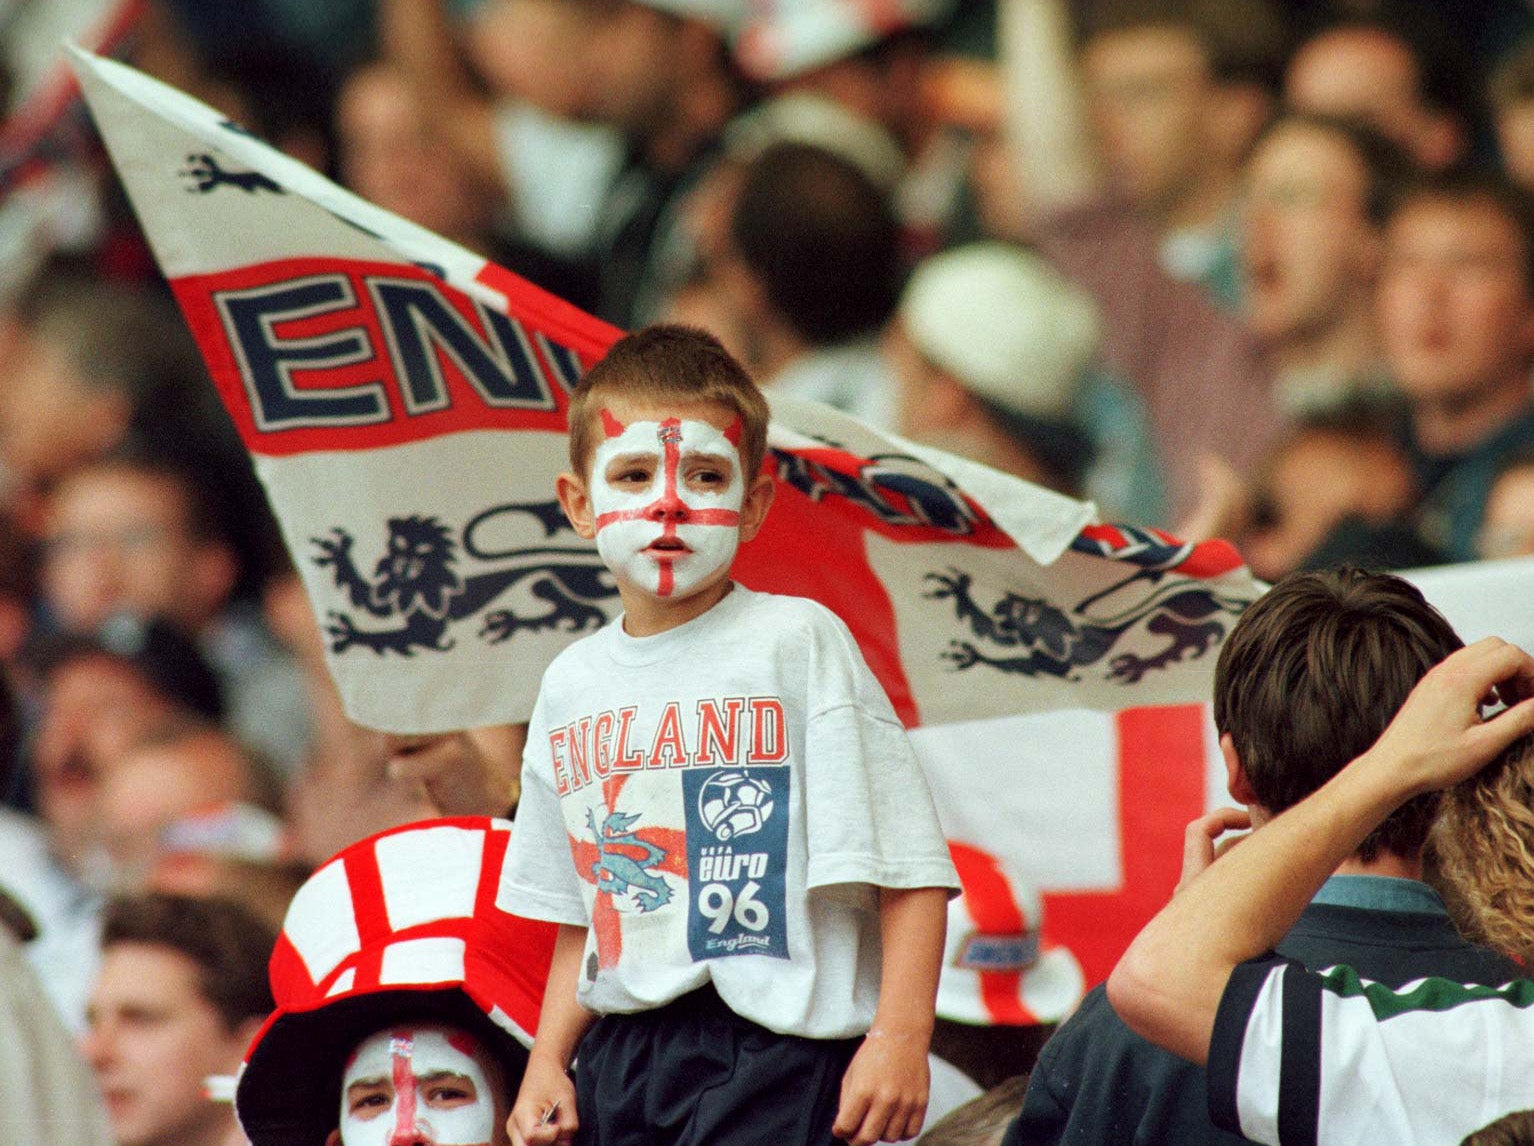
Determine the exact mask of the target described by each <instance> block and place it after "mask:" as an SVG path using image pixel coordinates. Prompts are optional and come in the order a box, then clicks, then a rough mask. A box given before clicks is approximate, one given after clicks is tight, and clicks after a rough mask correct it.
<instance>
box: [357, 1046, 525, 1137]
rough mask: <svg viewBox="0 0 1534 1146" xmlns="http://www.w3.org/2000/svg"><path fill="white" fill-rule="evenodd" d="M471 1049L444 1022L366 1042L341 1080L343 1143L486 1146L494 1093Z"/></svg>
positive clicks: (491, 1124)
mask: <svg viewBox="0 0 1534 1146" xmlns="http://www.w3.org/2000/svg"><path fill="white" fill-rule="evenodd" d="M455 1044H456V1045H455ZM473 1046H474V1043H473V1041H472V1040H470V1039H468V1038H467V1036H464V1035H461V1034H459V1033H457V1032H455V1031H444V1030H442V1029H441V1028H438V1027H404V1028H399V1029H395V1030H386V1031H379V1032H378V1033H377V1034H376V1035H373V1036H372V1037H371V1038H369V1039H366V1040H365V1041H364V1042H363V1043H362V1044H361V1045H360V1046H359V1047H358V1048H357V1053H356V1054H354V1055H353V1056H352V1060H351V1062H349V1063H347V1066H346V1073H345V1075H344V1076H343V1077H342V1080H341V1143H342V1146H416V1144H417V1143H431V1144H432V1146H488V1144H489V1142H490V1138H491V1134H492V1133H493V1132H494V1130H495V1096H494V1095H493V1094H491V1092H490V1084H489V1081H488V1080H487V1079H486V1077H485V1072H484V1069H483V1068H482V1067H481V1066H480V1065H479V1063H477V1062H475V1061H474V1059H473V1057H472V1056H471V1054H470V1053H469V1052H470V1051H471V1050H472V1048H473Z"/></svg>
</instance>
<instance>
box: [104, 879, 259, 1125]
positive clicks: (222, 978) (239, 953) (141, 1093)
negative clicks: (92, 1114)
mask: <svg viewBox="0 0 1534 1146" xmlns="http://www.w3.org/2000/svg"><path fill="white" fill-rule="evenodd" d="M276 940H277V936H276V933H275V932H274V931H272V930H271V928H270V927H268V926H267V925H266V924H264V923H262V922H261V920H259V919H257V918H256V917H255V916H253V915H251V914H250V913H249V912H248V911H246V910H245V909H244V908H242V907H240V906H238V905H236V904H234V903H229V902H224V901H220V900H212V899H190V898H186V897H182V896H172V895H148V896H143V897H140V898H133V899H121V900H117V901H115V902H113V903H112V904H111V905H110V906H109V907H108V909H107V913H106V920H105V926H104V928H103V931H102V939H101V947H102V961H101V973H100V975H99V976H98V977H97V980H96V986H95V988H94V990H93V991H92V992H91V1002H90V1007H89V1010H88V1013H87V1020H86V1021H87V1025H88V1032H87V1034H86V1036H85V1041H84V1050H85V1055H86V1058H87V1059H88V1060H89V1061H90V1064H91V1068H92V1069H93V1070H94V1071H95V1072H96V1079H97V1082H98V1084H99V1085H100V1087H101V1092H102V1095H103V1096H104V1097H105V1099H106V1103H107V1112H108V1115H109V1116H110V1118H111V1122H112V1130H113V1133H114V1134H115V1135H116V1139H117V1146H222V1144H223V1143H226V1142H228V1141H230V1140H231V1138H232V1135H233V1134H234V1132H235V1130H236V1125H235V1120H234V1111H233V1110H232V1109H231V1108H230V1107H229V1106H226V1105H219V1104H215V1103H213V1102H211V1101H210V1100H209V1098H208V1096H207V1092H206V1085H205V1080H206V1079H207V1078H208V1077H209V1076H210V1075H232V1074H234V1073H235V1071H236V1070H237V1069H238V1067H239V1065H240V1059H241V1056H242V1054H243V1053H244V1050H245V1047H246V1046H247V1045H248V1044H249V1042H250V1040H251V1039H252V1038H253V1037H254V1036H255V1034H256V1031H257V1030H259V1029H260V1027H261V1023H262V1022H263V1021H264V1020H265V1018H266V1016H267V1015H268V1014H269V1013H270V1012H271V1010H272V1007H273V1003H272V993H271V989H270V988H269V987H268V985H267V981H266V964H267V960H268V959H269V958H270V957H271V954H272V948H273V945H274V944H275V943H276Z"/></svg>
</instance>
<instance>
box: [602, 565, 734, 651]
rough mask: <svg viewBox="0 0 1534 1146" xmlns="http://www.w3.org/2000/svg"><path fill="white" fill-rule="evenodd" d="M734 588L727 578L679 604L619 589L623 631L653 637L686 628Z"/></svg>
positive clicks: (634, 635) (631, 634) (636, 635)
mask: <svg viewBox="0 0 1534 1146" xmlns="http://www.w3.org/2000/svg"><path fill="white" fill-rule="evenodd" d="M734 586H735V583H734V582H733V581H731V580H730V579H729V578H728V577H726V578H725V579H724V580H722V581H720V582H719V583H718V584H717V585H710V586H709V587H708V588H706V589H704V590H702V591H700V592H697V593H694V594H692V595H691V596H689V597H684V598H682V600H680V601H667V600H664V599H662V598H659V597H652V596H651V595H649V594H648V593H637V592H625V591H624V590H623V589H622V588H620V589H619V591H618V595H619V597H620V598H621V599H622V601H623V631H624V632H625V633H627V634H628V635H629V636H631V637H653V636H655V635H656V634H657V633H664V632H666V631H667V630H669V629H674V628H676V627H677V626H679V625H685V624H686V623H687V622H688V621H691V620H695V619H696V618H698V617H701V616H702V615H703V614H704V613H706V612H708V611H709V610H710V609H712V608H713V607H714V606H715V605H717V604H719V602H720V601H723V600H724V599H725V597H726V596H727V595H728V594H729V592H730V590H731V589H732V588H734Z"/></svg>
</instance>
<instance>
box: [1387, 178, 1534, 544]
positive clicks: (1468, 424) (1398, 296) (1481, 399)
mask: <svg viewBox="0 0 1534 1146" xmlns="http://www.w3.org/2000/svg"><path fill="white" fill-rule="evenodd" d="M1378 305H1379V323H1380V336H1381V339H1382V343H1383V346H1384V350H1385V359H1386V362H1387V364H1388V365H1389V367H1390V372H1391V376H1392V378H1393V379H1394V380H1395V382H1396V383H1397V385H1399V386H1400V388H1401V391H1402V393H1403V394H1404V395H1405V397H1406V400H1407V403H1408V405H1409V418H1408V419H1407V423H1406V426H1405V430H1404V434H1403V442H1404V444H1405V446H1406V448H1407V450H1408V451H1409V453H1410V456H1411V458H1412V464H1413V468H1414V469H1415V470H1416V474H1417V481H1418V485H1419V486H1420V488H1421V489H1422V491H1423V494H1424V498H1425V501H1424V503H1423V505H1422V508H1421V510H1420V520H1421V532H1422V535H1423V539H1424V540H1425V541H1427V542H1428V544H1430V545H1432V546H1434V547H1435V548H1437V549H1440V550H1441V551H1443V552H1444V553H1445V554H1446V555H1447V556H1448V557H1449V558H1450V559H1451V560H1456V561H1464V560H1468V559H1469V558H1471V557H1473V556H1474V555H1475V549H1474V544H1475V534H1476V530H1477V529H1478V528H1479V527H1480V524H1481V514H1482V511H1483V507H1484V505H1485V502H1486V495H1487V492H1488V491H1489V490H1490V488H1491V482H1492V478H1493V477H1494V476H1495V474H1496V472H1497V469H1498V467H1499V465H1500V464H1501V462H1502V461H1503V460H1504V459H1505V458H1507V457H1509V456H1510V455H1511V454H1514V453H1516V452H1519V451H1520V450H1523V449H1527V448H1528V447H1529V446H1531V445H1534V398H1531V394H1530V387H1529V370H1530V364H1531V362H1534V207H1531V201H1530V199H1529V197H1528V196H1527V195H1526V194H1525V193H1524V192H1522V191H1519V190H1518V189H1517V188H1516V187H1514V186H1512V185H1511V184H1509V183H1507V182H1506V181H1505V180H1502V179H1500V178H1497V177H1495V176H1491V175H1465V176H1445V177H1441V178H1439V179H1436V180H1432V181H1429V182H1426V183H1423V184H1422V185H1420V186H1418V187H1416V188H1415V189H1413V190H1411V191H1409V192H1407V193H1406V194H1405V196H1404V197H1403V198H1402V199H1401V200H1400V202H1399V203H1398V204H1397V206H1396V207H1395V209H1394V210H1393V211H1392V212H1391V214H1390V218H1389V221H1388V222H1387V224H1386V228H1385V263H1384V269H1383V271H1382V274H1381V279H1380V290H1379V302H1378Z"/></svg>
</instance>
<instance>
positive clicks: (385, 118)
mask: <svg viewBox="0 0 1534 1146" xmlns="http://www.w3.org/2000/svg"><path fill="white" fill-rule="evenodd" d="M425 103H426V100H425V98H424V97H423V96H422V95H421V94H420V93H419V91H418V90H417V88H416V86H415V85H414V84H412V83H411V81H410V78H409V76H408V75H407V74H406V73H405V72H404V71H403V70H401V69H400V68H397V67H395V66H392V65H390V64H387V63H375V64H370V65H365V66H363V67H361V68H358V69H357V70H356V71H354V72H353V73H352V74H351V75H350V76H348V77H347V79H346V82H345V84H344V85H342V88H341V93H340V96H339V97H338V99H337V101H336V142H337V144H338V147H339V151H340V167H341V178H342V181H343V182H345V184H346V185H347V186H348V187H350V188H351V189H352V190H353V191H355V192H357V194H359V195H361V196H362V197H363V198H364V199H366V200H368V201H369V202H371V203H375V204H377V205H378V206H380V207H382V208H383V209H384V210H386V211H393V212H394V213H395V214H397V215H403V216H404V217H405V218H407V219H409V220H410V221H411V222H412V223H419V224H420V225H421V226H423V227H425V228H427V229H428V230H430V231H435V232H436V233H437V234H439V235H441V236H442V237H443V238H445V239H450V240H452V241H453V242H455V243H459V244H461V245H463V246H465V247H468V248H469V249H470V250H474V251H478V252H479V253H480V254H483V255H493V254H494V253H495V252H494V251H493V249H492V242H491V239H490V229H491V224H492V222H493V221H494V214H495V208H496V205H497V198H498V193H499V189H498V188H497V187H495V186H494V185H493V184H488V183H486V182H483V181H481V179H479V178H478V175H479V173H477V172H476V171H475V170H474V169H473V168H472V167H471V166H470V165H469V164H467V163H465V162H464V161H463V160H462V157H461V154H460V153H459V152H458V151H456V150H455V149H454V148H453V146H452V143H451V139H450V137H446V136H444V135H441V134H438V133H436V132H434V131H433V130H432V123H431V120H430V119H429V118H428V116H427V113H426V107H425Z"/></svg>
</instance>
